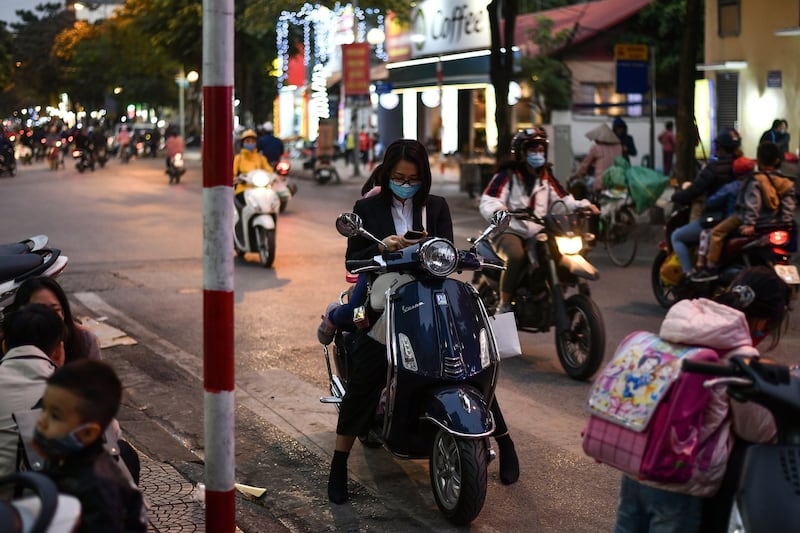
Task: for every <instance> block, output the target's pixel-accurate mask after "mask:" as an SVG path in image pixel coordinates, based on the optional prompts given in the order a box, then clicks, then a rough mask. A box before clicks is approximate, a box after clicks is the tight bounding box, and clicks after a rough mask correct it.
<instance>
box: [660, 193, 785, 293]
mask: <svg viewBox="0 0 800 533" xmlns="http://www.w3.org/2000/svg"><path fill="white" fill-rule="evenodd" d="M689 212H690V208H689V207H688V206H680V207H678V208H676V209H675V210H674V211H673V212H672V214H671V215H670V216H669V218H668V219H667V222H666V224H665V226H664V234H665V235H664V240H663V241H661V242H660V243H659V244H658V248H659V251H658V253H657V254H656V256H655V258H654V259H653V267H652V269H651V272H650V283H651V285H652V287H653V294H654V295H655V297H656V300H657V301H658V303H659V304H661V306H662V307H665V308H667V307H669V306H671V305H672V304H673V303H675V302H676V301H678V300H683V299H687V298H701V297H702V298H713V297H714V296H716V295H717V294H719V293H720V292H721V291H723V290H725V289H726V288H727V287H728V286H729V285H730V283H731V281H733V278H735V277H736V275H737V274H738V273H739V272H740V271H741V270H743V269H745V268H747V267H750V266H758V265H765V266H768V267H770V268H774V269H775V272H777V273H778V275H779V276H780V277H781V278H782V279H783V280H784V281H785V282H786V283H788V284H789V285H791V286H794V287H798V286H800V275H798V270H797V266H796V265H794V264H793V263H792V262H791V253H792V252H794V251H795V250H796V249H797V229H796V228H795V227H794V225H793V224H789V225H787V224H770V225H764V226H759V227H756V232H755V233H754V234H753V235H747V236H745V235H738V234H737V235H732V236H729V237H728V238H727V239H726V240H725V244H724V247H723V251H722V256H721V258H720V264H719V267H720V268H719V278H717V279H715V280H711V281H704V282H690V281H689V280H686V279H684V275H683V270H682V269H681V266H680V263H679V262H678V259H677V257H676V256H675V251H674V250H673V249H672V240H671V237H672V233H673V232H674V231H675V230H676V229H678V228H680V227H681V226H684V225H685V224H688V223H689Z"/></svg>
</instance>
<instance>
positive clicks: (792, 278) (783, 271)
mask: <svg viewBox="0 0 800 533" xmlns="http://www.w3.org/2000/svg"><path fill="white" fill-rule="evenodd" d="M775 273H776V274H778V276H780V277H781V279H782V280H783V281H785V282H786V283H788V284H790V285H800V274H798V273H797V266H795V265H775Z"/></svg>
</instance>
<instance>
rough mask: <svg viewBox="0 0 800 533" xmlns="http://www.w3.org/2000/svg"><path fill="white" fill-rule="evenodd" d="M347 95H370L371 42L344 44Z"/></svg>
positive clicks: (343, 56)
mask: <svg viewBox="0 0 800 533" xmlns="http://www.w3.org/2000/svg"><path fill="white" fill-rule="evenodd" d="M342 64H343V69H342V70H343V71H344V94H345V96H365V95H366V96H369V43H353V44H345V45H342Z"/></svg>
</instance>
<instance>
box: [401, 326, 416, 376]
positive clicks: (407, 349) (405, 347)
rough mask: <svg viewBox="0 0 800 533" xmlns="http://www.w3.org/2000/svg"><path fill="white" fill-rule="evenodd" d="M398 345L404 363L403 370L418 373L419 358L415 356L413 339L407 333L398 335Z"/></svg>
mask: <svg viewBox="0 0 800 533" xmlns="http://www.w3.org/2000/svg"><path fill="white" fill-rule="evenodd" d="M397 344H398V346H399V348H400V360H401V361H402V362H403V368H405V369H406V370H411V371H412V372H416V371H417V370H418V367H417V356H416V355H414V347H413V346H412V345H411V339H409V338H408V336H407V335H406V334H405V333H398V334H397Z"/></svg>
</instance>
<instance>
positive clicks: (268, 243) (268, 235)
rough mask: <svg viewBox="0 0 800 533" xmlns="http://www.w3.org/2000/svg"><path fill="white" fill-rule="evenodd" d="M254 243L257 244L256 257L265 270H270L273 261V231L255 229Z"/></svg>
mask: <svg viewBox="0 0 800 533" xmlns="http://www.w3.org/2000/svg"><path fill="white" fill-rule="evenodd" d="M256 243H258V257H259V259H260V260H261V264H262V265H264V267H265V268H270V267H271V266H272V263H273V262H274V261H275V230H274V229H266V228H263V227H261V226H257V227H256Z"/></svg>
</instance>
